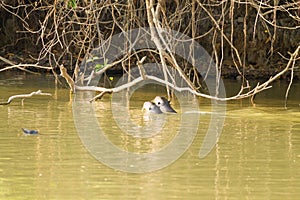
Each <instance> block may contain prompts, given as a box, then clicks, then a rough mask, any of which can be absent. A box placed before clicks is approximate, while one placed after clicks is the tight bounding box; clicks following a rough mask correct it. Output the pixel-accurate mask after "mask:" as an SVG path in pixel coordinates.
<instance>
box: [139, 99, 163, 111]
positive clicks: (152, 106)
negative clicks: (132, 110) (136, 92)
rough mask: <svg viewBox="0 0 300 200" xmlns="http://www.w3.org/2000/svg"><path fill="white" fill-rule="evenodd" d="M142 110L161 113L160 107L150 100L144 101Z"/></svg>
mask: <svg viewBox="0 0 300 200" xmlns="http://www.w3.org/2000/svg"><path fill="white" fill-rule="evenodd" d="M142 110H143V111H145V113H155V114H160V113H162V111H161V110H160V108H159V107H157V106H156V105H155V104H154V103H152V102H150V101H146V102H145V103H144V105H143V109H142Z"/></svg>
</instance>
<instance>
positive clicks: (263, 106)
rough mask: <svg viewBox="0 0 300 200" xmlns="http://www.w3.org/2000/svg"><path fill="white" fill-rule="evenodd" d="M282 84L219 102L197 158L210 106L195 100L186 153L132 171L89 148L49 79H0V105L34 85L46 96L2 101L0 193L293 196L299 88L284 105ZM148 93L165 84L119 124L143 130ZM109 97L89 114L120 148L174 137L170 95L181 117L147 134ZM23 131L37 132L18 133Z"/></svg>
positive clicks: (138, 100)
mask: <svg viewBox="0 0 300 200" xmlns="http://www.w3.org/2000/svg"><path fill="white" fill-rule="evenodd" d="M37 83H38V84H37ZM239 84H240V83H239V82H236V81H226V84H225V85H226V90H227V94H229V95H230V94H234V92H235V91H238V87H239ZM286 87H287V83H285V82H276V83H274V84H273V89H271V90H268V91H265V92H263V93H261V94H259V95H257V96H256V98H255V102H256V105H255V106H252V105H251V104H250V103H249V100H238V101H230V102H227V108H226V109H227V111H226V118H225V123H224V126H223V130H222V134H221V137H220V138H219V141H218V143H217V144H216V145H215V147H214V148H213V150H212V151H211V152H210V153H209V154H208V155H207V156H206V157H205V158H203V159H200V158H199V156H198V155H199V149H200V147H201V145H202V142H203V139H204V137H205V135H206V133H207V129H208V126H209V124H210V123H211V121H210V120H211V114H210V111H211V105H210V101H208V100H204V99H200V100H199V106H200V111H201V112H203V113H202V114H201V116H200V120H199V126H198V131H197V135H196V137H195V139H194V140H193V143H192V144H191V146H190V147H189V148H188V149H187V151H186V152H185V153H184V154H183V155H182V156H181V157H180V158H179V159H177V160H176V161H175V162H173V163H172V164H170V165H169V166H167V167H165V168H163V169H160V170H158V171H153V172H150V173H138V174H134V173H126V172H121V171H118V170H115V169H113V168H110V167H108V166H106V165H104V164H102V163H101V162H100V161H98V159H96V158H95V157H94V156H93V155H92V154H90V153H89V151H88V150H87V148H85V146H84V145H83V143H82V142H81V139H80V137H79V135H78V132H77V130H76V127H75V124H74V119H73V110H72V104H73V102H72V101H73V99H72V97H70V95H69V91H68V90H67V89H66V88H62V86H60V85H59V86H58V87H55V85H54V78H53V77H51V76H44V77H40V76H28V75H27V76H23V75H22V76H12V75H11V76H6V77H4V76H2V77H1V79H0V101H6V100H7V98H8V97H9V96H11V95H14V94H22V93H23V94H24V93H30V92H32V91H36V90H38V89H41V90H42V91H43V92H49V93H51V94H52V95H53V96H52V97H46V96H35V97H32V98H30V99H25V100H24V102H23V105H22V104H21V101H20V100H15V101H13V102H12V103H11V104H10V105H6V106H0V121H1V126H0V199H298V198H299V197H300V189H299V188H300V170H299V169H300V162H299V159H300V106H299V104H300V90H299V88H300V85H299V83H298V84H297V83H295V84H294V85H293V86H292V89H291V91H290V96H289V101H288V107H287V109H285V108H284V95H285V90H286ZM156 95H164V93H163V89H162V88H160V87H157V86H153V85H152V86H151V85H149V86H146V87H143V88H141V89H138V90H136V92H135V93H134V94H133V95H132V96H131V98H130V101H129V105H128V110H129V118H127V119H124V121H123V122H125V124H126V122H127V121H128V123H129V124H130V125H131V126H133V127H129V128H136V129H139V128H141V127H143V126H145V123H148V121H147V118H146V119H145V118H144V116H143V113H142V111H141V108H142V105H143V102H144V101H146V100H151V99H153V98H154V97H155V96H156ZM111 99H112V97H111V96H110V95H107V96H104V98H103V99H102V100H98V101H96V102H94V103H92V106H93V108H94V112H95V114H94V115H93V116H95V118H96V119H97V121H98V124H97V125H98V126H100V127H101V130H102V131H103V133H104V134H105V135H106V137H107V138H108V139H109V140H110V141H111V142H112V143H113V144H114V145H115V146H117V147H118V148H120V149H123V150H124V151H128V152H135V153H149V152H155V151H157V150H159V149H161V148H163V146H164V145H166V144H168V143H170V142H172V139H173V138H174V137H175V136H176V134H177V132H178V130H179V129H178V127H179V126H180V123H181V119H180V117H179V116H180V115H181V114H182V113H181V107H180V105H179V104H178V101H177V100H176V98H175V101H174V102H172V103H173V105H174V108H175V109H176V110H177V111H178V112H179V113H178V114H177V115H167V116H164V117H163V119H162V120H165V121H164V123H163V126H164V128H163V130H162V131H161V132H159V131H158V133H155V134H153V135H151V134H150V136H149V137H145V138H143V136H140V135H133V134H128V133H127V132H126V130H122V129H121V128H120V127H119V126H118V123H117V122H116V121H115V120H116V118H114V116H113V113H112V112H111V110H112V104H111ZM190 103H191V104H192V102H190ZM183 106H188V105H183ZM197 116H198V115H197ZM85 120H86V119H84V120H82V121H83V122H84V121H85ZM150 120H151V119H150ZM123 124H124V123H123ZM81 126H83V127H84V126H85V125H84V124H81ZM159 126H160V125H159ZM185 126H186V125H185ZM22 127H25V128H30V129H37V130H39V132H40V134H39V135H31V136H27V135H24V134H23V133H22V131H21V128H22ZM89 128H92V127H86V129H87V130H88V129H89ZM155 130H157V129H155ZM112 156H113V155H112Z"/></svg>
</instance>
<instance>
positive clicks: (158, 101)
mask: <svg viewBox="0 0 300 200" xmlns="http://www.w3.org/2000/svg"><path fill="white" fill-rule="evenodd" d="M166 101H167V102H168V100H167V99H166V98H164V97H160V96H156V97H155V98H154V100H153V102H154V103H155V105H157V106H158V107H161V106H164V105H165V104H166Z"/></svg>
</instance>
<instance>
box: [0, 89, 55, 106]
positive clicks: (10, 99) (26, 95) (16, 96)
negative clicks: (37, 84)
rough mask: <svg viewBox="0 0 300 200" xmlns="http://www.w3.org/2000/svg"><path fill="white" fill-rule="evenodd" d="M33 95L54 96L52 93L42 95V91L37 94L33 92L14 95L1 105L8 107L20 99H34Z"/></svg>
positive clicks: (0, 103)
mask: <svg viewBox="0 0 300 200" xmlns="http://www.w3.org/2000/svg"><path fill="white" fill-rule="evenodd" d="M33 95H42V96H52V95H51V94H50V93H42V91H41V90H38V91H36V92H31V93H30V94H18V95H13V96H11V97H9V98H8V100H7V102H0V105H8V104H10V103H11V102H12V100H13V99H20V98H22V99H24V98H29V97H32V96H33Z"/></svg>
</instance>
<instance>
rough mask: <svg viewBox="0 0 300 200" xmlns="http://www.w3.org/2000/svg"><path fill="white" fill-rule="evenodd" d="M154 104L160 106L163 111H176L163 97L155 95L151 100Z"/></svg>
mask: <svg viewBox="0 0 300 200" xmlns="http://www.w3.org/2000/svg"><path fill="white" fill-rule="evenodd" d="M153 102H154V103H155V105H156V106H157V107H159V108H160V110H161V111H162V112H163V113H177V112H176V111H175V110H174V109H173V108H172V107H171V105H170V101H168V100H167V99H166V98H165V97H160V96H156V97H155V98H154V100H153Z"/></svg>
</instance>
